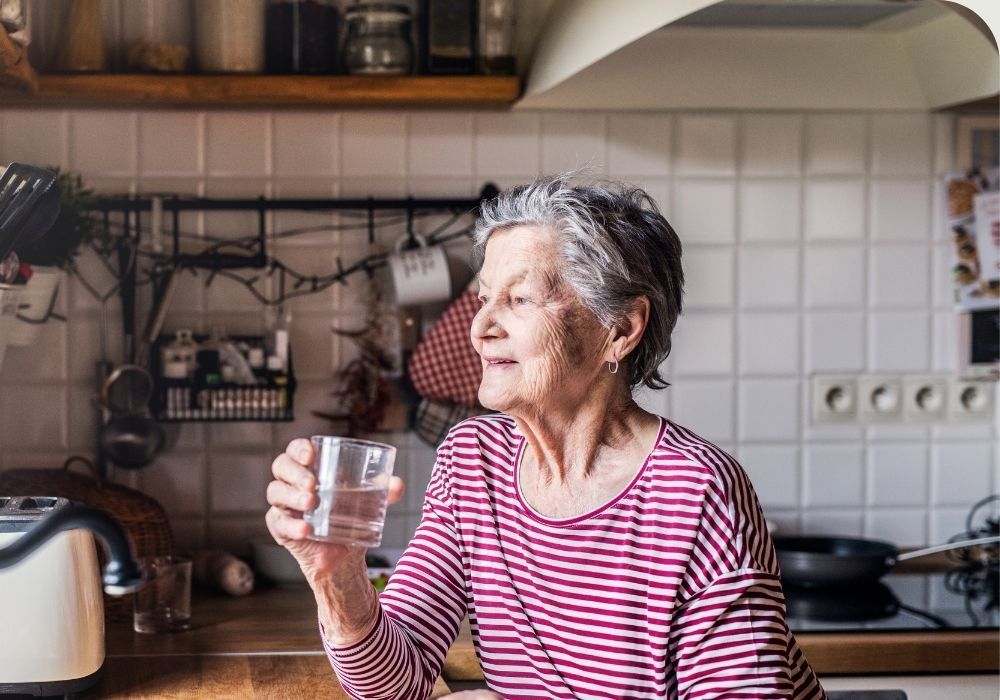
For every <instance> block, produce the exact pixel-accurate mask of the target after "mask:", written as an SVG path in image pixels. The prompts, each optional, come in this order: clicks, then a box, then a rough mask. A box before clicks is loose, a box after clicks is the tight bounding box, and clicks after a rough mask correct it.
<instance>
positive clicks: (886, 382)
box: [858, 374, 903, 423]
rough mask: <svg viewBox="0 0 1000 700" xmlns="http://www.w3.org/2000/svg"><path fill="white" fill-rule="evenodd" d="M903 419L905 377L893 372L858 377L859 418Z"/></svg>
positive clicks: (862, 419)
mask: <svg viewBox="0 0 1000 700" xmlns="http://www.w3.org/2000/svg"><path fill="white" fill-rule="evenodd" d="M902 419H903V378H902V377H901V376H900V375H892V374H866V375H862V376H860V377H858V420H860V421H861V422H862V423H899V422H901V421H902Z"/></svg>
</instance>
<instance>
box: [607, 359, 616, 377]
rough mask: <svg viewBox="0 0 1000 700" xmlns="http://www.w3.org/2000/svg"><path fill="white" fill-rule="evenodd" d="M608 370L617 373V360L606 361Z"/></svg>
mask: <svg viewBox="0 0 1000 700" xmlns="http://www.w3.org/2000/svg"><path fill="white" fill-rule="evenodd" d="M608 371H609V372H611V374H618V360H615V361H614V363H611V362H609V363H608Z"/></svg>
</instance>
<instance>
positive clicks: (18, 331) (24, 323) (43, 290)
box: [7, 266, 64, 347]
mask: <svg viewBox="0 0 1000 700" xmlns="http://www.w3.org/2000/svg"><path fill="white" fill-rule="evenodd" d="M32 272H33V274H32V275H31V279H29V280H28V283H27V284H25V285H21V286H20V287H19V290H20V291H19V299H18V300H17V306H18V308H17V316H18V318H15V319H14V320H13V322H12V324H11V327H10V331H9V333H8V334H7V344H8V345H11V346H14V347H21V346H24V345H31V344H32V343H34V342H35V341H36V340H37V339H38V334H39V333H41V332H42V323H43V322H44V320H45V318H46V317H47V316H48V314H49V310H50V309H51V308H52V304H53V303H54V301H55V295H56V291H58V289H59V281H60V280H61V279H62V278H63V276H64V273H63V271H62V270H61V269H59V268H58V267H44V266H33V267H32ZM25 319H26V320H25Z"/></svg>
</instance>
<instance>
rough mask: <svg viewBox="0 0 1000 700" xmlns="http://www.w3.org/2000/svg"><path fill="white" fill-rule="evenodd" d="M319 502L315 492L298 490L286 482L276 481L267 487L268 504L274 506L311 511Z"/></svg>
mask: <svg viewBox="0 0 1000 700" xmlns="http://www.w3.org/2000/svg"><path fill="white" fill-rule="evenodd" d="M318 500H319V499H318V497H317V496H316V493H315V492H313V491H307V490H305V489H301V488H297V487H295V486H292V485H291V484H289V483H288V482H285V481H277V480H276V481H272V482H271V483H270V484H268V485H267V502H268V503H269V504H271V505H272V506H278V507H279V508H287V509H289V510H300V511H301V510H309V509H311V508H314V507H315V506H316V504H317V501H318Z"/></svg>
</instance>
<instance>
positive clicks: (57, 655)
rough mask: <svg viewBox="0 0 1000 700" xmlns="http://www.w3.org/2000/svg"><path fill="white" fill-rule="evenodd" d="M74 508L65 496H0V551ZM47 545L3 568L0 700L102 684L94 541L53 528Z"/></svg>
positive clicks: (100, 600)
mask: <svg viewBox="0 0 1000 700" xmlns="http://www.w3.org/2000/svg"><path fill="white" fill-rule="evenodd" d="M73 507H75V504H71V502H70V501H67V500H66V499H65V498H50V497H33V498H28V497H15V498H7V497H0V548H3V549H7V548H10V547H12V545H14V546H15V548H16V543H17V542H18V541H19V540H21V539H22V538H24V537H25V532H26V531H28V530H30V529H31V528H32V527H33V526H35V525H36V524H38V522H39V521H40V520H43V519H45V518H47V517H49V516H51V515H53V514H56V513H57V512H58V511H60V510H62V509H68V510H69V511H72V510H73ZM87 510H90V509H87ZM83 527H85V525H84V526H83ZM46 539H47V541H46V542H44V543H43V544H41V545H39V546H38V547H37V549H35V550H34V552H32V553H31V556H27V554H22V555H21V556H22V557H23V558H20V560H19V561H18V563H16V564H13V565H11V566H9V567H7V568H0V624H2V626H3V634H0V695H4V694H9V693H16V694H27V695H35V696H39V695H70V694H73V693H78V692H82V691H83V690H85V689H86V688H88V687H90V686H92V685H94V684H95V683H96V682H98V681H99V680H100V678H101V673H102V671H103V666H104V600H103V597H102V594H101V573H100V568H99V566H98V562H97V550H96V547H95V544H94V536H93V535H92V534H91V533H90V532H89V531H88V530H86V529H82V527H78V528H77V529H62V528H57V529H55V530H54V531H53V532H52V533H51V534H50V535H49V536H48V537H47V538H46ZM3 549H0V552H2V551H3Z"/></svg>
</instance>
